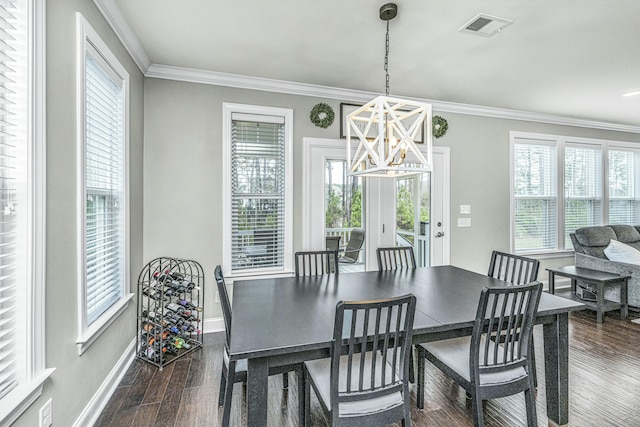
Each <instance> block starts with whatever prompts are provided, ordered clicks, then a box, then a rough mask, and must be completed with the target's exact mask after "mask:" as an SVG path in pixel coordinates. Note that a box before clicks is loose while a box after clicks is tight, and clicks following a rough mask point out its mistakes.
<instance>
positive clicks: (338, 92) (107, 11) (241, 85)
mask: <svg viewBox="0 0 640 427" xmlns="http://www.w3.org/2000/svg"><path fill="white" fill-rule="evenodd" d="M93 1H94V3H95V4H96V6H97V7H98V9H99V10H100V12H102V14H103V15H104V17H105V19H106V20H107V22H108V23H109V25H111V28H113V31H114V32H115V33H116V35H117V36H118V38H119V39H120V41H121V42H122V44H123V45H124V46H125V48H126V49H127V51H128V52H129V54H130V55H131V57H132V58H133V60H134V61H135V62H136V64H137V65H138V67H139V68H140V70H141V71H142V73H143V74H144V75H145V77H153V78H158V79H167V80H177V81H183V82H191V83H200V84H209V85H216V86H226V87H232V88H238V89H249V90H260V91H266V92H275V93H285V94H290V95H299V96H311V97H316V98H325V99H337V100H341V101H346V102H355V103H363V104H364V103H366V102H368V101H370V100H371V99H372V98H375V97H376V96H379V95H380V93H375V92H364V91H359V90H352V89H343V88H335V87H330V86H321V85H313V84H308V83H297V82H290V81H285V80H276V79H267V78H263V77H252V76H243V75H239V74H227V73H220V72H214V71H205V70H198V69H193V68H183V67H175V66H171V65H162V64H152V63H151V61H150V59H149V57H148V56H147V53H146V52H145V50H144V48H143V47H142V45H141V44H140V41H139V40H138V38H137V37H136V35H135V33H134V32H133V31H132V30H131V27H129V24H128V23H127V21H126V20H125V19H124V16H123V15H122V12H121V11H120V9H119V8H118V6H117V5H116V4H115V1H114V0H93ZM403 98H407V97H404V96H403ZM408 99H413V100H415V101H419V102H427V103H429V104H431V105H432V107H433V109H434V110H435V111H438V112H442V113H456V114H466V115H472V116H483V117H493V118H499V119H508V120H522V121H527V122H536V123H548V124H555V125H564V126H576V127H582V128H589V129H601V130H610V131H616V132H629V133H640V126H630V125H623V124H617V123H608V122H601V121H595V120H585V119H577V118H573V117H565V116H557V115H553V114H544V113H533V112H528V111H521V110H509V109H505V108H494V107H485V106H482V105H472V104H460V103H455V102H447V101H438V100H433V99H424V98H411V97H409V98H408Z"/></svg>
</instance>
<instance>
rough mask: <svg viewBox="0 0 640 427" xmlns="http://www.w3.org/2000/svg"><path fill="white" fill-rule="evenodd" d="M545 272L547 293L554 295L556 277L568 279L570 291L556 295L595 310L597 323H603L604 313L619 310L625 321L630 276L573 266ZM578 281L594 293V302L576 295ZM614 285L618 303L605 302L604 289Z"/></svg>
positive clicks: (555, 268) (627, 308) (627, 309)
mask: <svg viewBox="0 0 640 427" xmlns="http://www.w3.org/2000/svg"><path fill="white" fill-rule="evenodd" d="M547 271H548V272H549V293H552V294H555V293H556V292H555V291H556V284H555V277H556V276H563V277H568V278H570V279H571V290H570V291H565V292H559V293H558V294H557V295H558V296H561V297H564V298H568V299H571V300H574V301H579V302H581V303H583V304H584V305H585V306H587V308H588V309H590V310H595V311H596V314H597V321H598V323H602V322H604V313H605V312H607V311H612V310H620V318H622V319H626V318H627V316H628V315H629V307H628V305H627V285H628V280H629V279H630V278H631V276H628V275H626V276H625V275H620V274H615V273H607V272H605V271H598V270H590V269H588V268H581V267H575V266H573V265H571V266H566V267H553V268H547ZM578 280H579V281H581V282H584V283H586V284H587V285H589V286H587V289H589V290H591V291H595V293H596V301H589V300H584V299H581V298H579V297H578V296H577V295H576V286H577V281H578ZM614 285H618V286H620V302H617V301H611V300H606V299H605V298H604V291H605V289H606V288H607V287H609V286H614ZM582 287H584V286H582Z"/></svg>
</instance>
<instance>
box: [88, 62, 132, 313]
mask: <svg viewBox="0 0 640 427" xmlns="http://www.w3.org/2000/svg"><path fill="white" fill-rule="evenodd" d="M84 102H85V147H84V149H85V158H84V162H85V163H84V165H85V171H84V172H85V176H84V179H85V200H86V202H85V203H86V204H85V208H86V210H85V223H84V232H85V267H86V272H85V274H86V277H85V279H86V287H87V289H86V310H87V313H86V315H87V325H91V324H92V323H93V322H94V321H95V320H96V319H98V318H99V317H100V315H101V314H103V313H104V312H105V311H107V310H108V309H109V307H111V306H112V305H113V304H114V303H116V302H117V301H119V300H120V299H121V298H122V297H123V285H122V284H123V283H124V280H125V278H124V271H125V269H124V265H125V260H124V254H125V251H124V241H125V236H124V230H125V226H124V203H125V200H124V194H125V183H124V146H125V144H124V142H125V137H124V89H123V84H122V80H121V79H118V78H116V77H115V76H114V74H113V72H112V71H111V70H110V68H109V67H108V65H107V64H106V63H105V62H104V60H102V58H101V57H100V56H99V54H98V53H97V52H94V51H93V50H87V52H86V58H85V100H84Z"/></svg>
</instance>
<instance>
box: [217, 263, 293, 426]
mask: <svg viewBox="0 0 640 427" xmlns="http://www.w3.org/2000/svg"><path fill="white" fill-rule="evenodd" d="M214 275H215V279H216V283H217V285H218V294H219V295H220V305H221V306H222V318H223V320H224V331H225V341H224V350H223V351H224V353H223V357H222V362H223V363H222V374H221V375H220V392H219V394H218V407H223V413H222V427H228V426H229V420H230V417H231V401H232V397H233V385H234V384H235V383H246V381H247V361H246V360H245V359H241V360H238V361H232V360H230V358H229V343H230V342H231V303H230V301H229V294H228V293H227V286H226V284H225V282H224V276H223V275H222V268H221V267H220V266H219V265H218V266H216V268H215V271H214ZM292 370H293V371H296V374H297V377H298V393H301V390H302V389H303V387H304V383H303V379H304V377H303V372H302V364H296V365H286V366H277V367H272V368H269V375H278V374H283V375H285V376H286V375H287V374H288V372H290V371H292ZM284 378H287V377H284ZM285 388H286V384H285ZM303 410H304V408H299V409H298V417H299V420H300V422H302V419H303V416H304V414H303V413H302V411H303Z"/></svg>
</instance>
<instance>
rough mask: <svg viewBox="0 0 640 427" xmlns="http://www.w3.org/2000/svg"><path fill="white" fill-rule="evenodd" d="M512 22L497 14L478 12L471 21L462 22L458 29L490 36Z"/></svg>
mask: <svg viewBox="0 0 640 427" xmlns="http://www.w3.org/2000/svg"><path fill="white" fill-rule="evenodd" d="M512 23H513V20H511V19H505V18H498V17H497V16H491V15H487V14H486V13H479V14H478V15H476V16H475V17H474V18H473V19H472V20H471V21H469V22H467V23H466V24H464V25H463V26H462V28H460V30H459V31H461V32H463V33H471V34H476V35H479V36H484V37H491V36H492V35H494V34H496V33H499V32H500V31H502V29H503V28H505V27H507V26H509V25H511V24H512Z"/></svg>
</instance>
